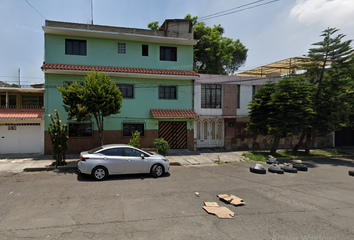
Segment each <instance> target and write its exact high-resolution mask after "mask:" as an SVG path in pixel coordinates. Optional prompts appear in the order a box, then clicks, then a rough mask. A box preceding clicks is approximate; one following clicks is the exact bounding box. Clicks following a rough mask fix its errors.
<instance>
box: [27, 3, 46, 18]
mask: <svg viewBox="0 0 354 240" xmlns="http://www.w3.org/2000/svg"><path fill="white" fill-rule="evenodd" d="M25 1H26V3H28V5H30V6H31V8H33V10H34V11H36V12H37V13H38V14H39V15H40V16H41V17H42V18H43V19H44V20H45V17H43V15H42V14H41V13H40V12H38V11H37V9H35V8H34V7H33V6H32V5H31V4H30V3H29V2H28V1H27V0H25Z"/></svg>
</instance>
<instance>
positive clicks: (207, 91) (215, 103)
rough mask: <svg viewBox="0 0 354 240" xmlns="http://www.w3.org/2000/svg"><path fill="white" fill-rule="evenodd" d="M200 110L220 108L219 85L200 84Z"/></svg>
mask: <svg viewBox="0 0 354 240" xmlns="http://www.w3.org/2000/svg"><path fill="white" fill-rule="evenodd" d="M201 100H202V108H221V84H202V95H201Z"/></svg>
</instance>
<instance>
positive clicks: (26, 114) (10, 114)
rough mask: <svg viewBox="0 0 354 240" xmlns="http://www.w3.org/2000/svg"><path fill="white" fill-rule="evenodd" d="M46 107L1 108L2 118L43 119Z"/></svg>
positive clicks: (0, 116) (0, 118)
mask: <svg viewBox="0 0 354 240" xmlns="http://www.w3.org/2000/svg"><path fill="white" fill-rule="evenodd" d="M43 114H44V109H16V108H15V109H13V108H1V109H0V120H10V119H12V120H35V119H42V116H43Z"/></svg>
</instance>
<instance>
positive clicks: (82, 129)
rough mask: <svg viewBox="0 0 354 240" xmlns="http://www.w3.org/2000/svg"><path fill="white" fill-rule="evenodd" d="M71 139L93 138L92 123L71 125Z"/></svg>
mask: <svg viewBox="0 0 354 240" xmlns="http://www.w3.org/2000/svg"><path fill="white" fill-rule="evenodd" d="M69 137H92V123H69Z"/></svg>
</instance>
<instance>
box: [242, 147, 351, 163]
mask: <svg viewBox="0 0 354 240" xmlns="http://www.w3.org/2000/svg"><path fill="white" fill-rule="evenodd" d="M269 154H270V153H269V151H264V152H261V151H250V152H246V153H243V154H242V155H243V156H245V157H247V158H249V159H250V160H254V161H262V162H265V161H267V160H268V155H269ZM338 155H350V153H345V152H340V151H337V150H312V151H310V154H309V155H308V154H306V153H305V152H304V151H298V152H293V151H286V150H285V151H284V150H279V151H277V152H276V154H275V155H274V157H275V158H281V157H290V158H292V159H298V158H300V157H326V156H338Z"/></svg>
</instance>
